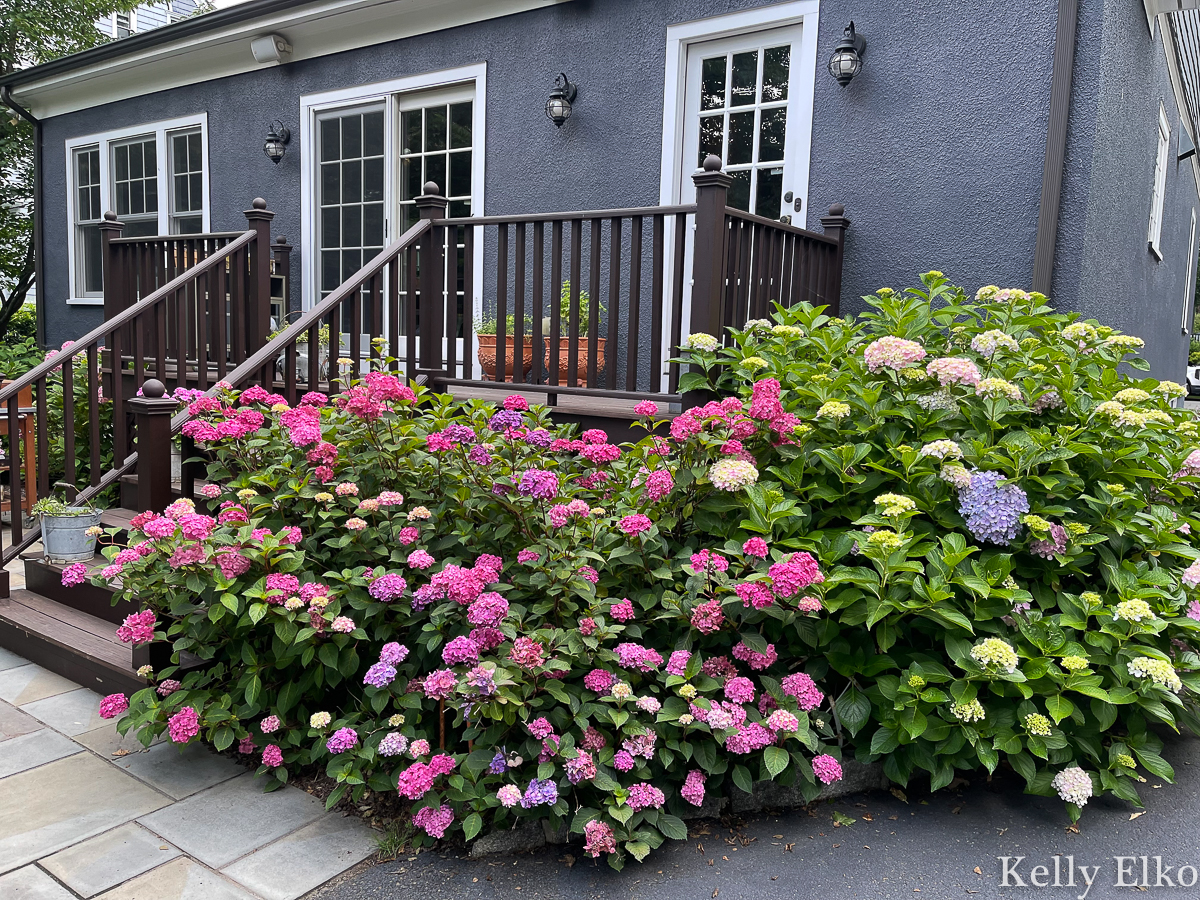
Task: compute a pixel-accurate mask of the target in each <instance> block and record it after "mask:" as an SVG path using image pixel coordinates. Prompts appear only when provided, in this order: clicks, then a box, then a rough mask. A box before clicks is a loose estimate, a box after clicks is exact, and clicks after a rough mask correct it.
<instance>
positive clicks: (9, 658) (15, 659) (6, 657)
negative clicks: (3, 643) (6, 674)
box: [0, 647, 27, 669]
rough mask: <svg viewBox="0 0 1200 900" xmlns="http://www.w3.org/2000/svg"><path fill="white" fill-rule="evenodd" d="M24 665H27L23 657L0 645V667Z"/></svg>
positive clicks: (13, 667) (10, 667)
mask: <svg viewBox="0 0 1200 900" xmlns="http://www.w3.org/2000/svg"><path fill="white" fill-rule="evenodd" d="M24 665H27V660H26V659H25V657H23V656H17V654H15V653H13V652H12V651H11V650H5V649H4V648H3V647H0V669H15V668H16V667H17V666H24Z"/></svg>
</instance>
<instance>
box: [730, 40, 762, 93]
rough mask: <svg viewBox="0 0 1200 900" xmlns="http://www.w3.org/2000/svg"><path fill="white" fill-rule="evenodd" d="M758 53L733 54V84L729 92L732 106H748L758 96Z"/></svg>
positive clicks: (755, 51) (753, 51)
mask: <svg viewBox="0 0 1200 900" xmlns="http://www.w3.org/2000/svg"><path fill="white" fill-rule="evenodd" d="M757 88H758V51H757V50H751V51H749V52H747V53H735V54H733V84H732V85H731V86H730V91H729V105H730V106H748V105H749V104H751V103H753V102H754V98H755V97H756V96H757V95H758V90H757Z"/></svg>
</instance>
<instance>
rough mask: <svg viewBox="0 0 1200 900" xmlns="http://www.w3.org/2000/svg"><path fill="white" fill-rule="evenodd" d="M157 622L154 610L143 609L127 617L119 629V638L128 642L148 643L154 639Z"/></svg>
mask: <svg viewBox="0 0 1200 900" xmlns="http://www.w3.org/2000/svg"><path fill="white" fill-rule="evenodd" d="M157 624H158V622H157V620H156V619H155V617H154V610H151V609H143V610H142V611H141V612H138V613H133V614H132V615H129V616H126V617H125V622H124V623H123V624H122V625H121V627H119V628H118V629H117V640H119V641H122V642H123V643H126V644H148V643H150V642H151V641H152V640H154V626H155V625H157Z"/></svg>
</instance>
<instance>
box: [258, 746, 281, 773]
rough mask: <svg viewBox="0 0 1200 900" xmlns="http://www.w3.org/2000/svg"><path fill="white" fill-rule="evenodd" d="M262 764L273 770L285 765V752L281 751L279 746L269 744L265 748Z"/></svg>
mask: <svg viewBox="0 0 1200 900" xmlns="http://www.w3.org/2000/svg"><path fill="white" fill-rule="evenodd" d="M262 764H263V765H264V766H267V767H268V768H271V769H274V768H277V767H279V766H282V765H283V751H282V750H280V749H279V745H278V744H267V746H265V747H263V752H262Z"/></svg>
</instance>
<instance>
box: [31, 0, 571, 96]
mask: <svg viewBox="0 0 1200 900" xmlns="http://www.w3.org/2000/svg"><path fill="white" fill-rule="evenodd" d="M569 2H573V0H453V2H446V0H319V2H308V3H297V4H296V6H295V7H294V8H289V9H288V10H286V11H284V12H279V13H276V14H275V15H272V16H262V17H259V18H256V19H253V20H250V21H246V22H239V23H237V24H236V25H230V26H227V27H225V28H221V29H214V30H212V31H206V32H204V33H203V34H198V35H192V36H190V37H187V38H181V39H180V40H178V41H173V42H171V43H168V44H160V45H156V46H154V47H151V48H148V49H146V50H143V51H141V52H135V53H131V54H129V55H127V56H122V57H119V58H117V59H111V60H106V61H103V62H98V63H95V64H93V65H90V66H84V67H80V68H78V69H72V70H70V71H68V72H63V73H60V74H58V75H51V76H48V77H46V78H44V79H42V80H40V81H35V82H31V83H29V84H24V85H21V86H20V87H16V88H14V89H13V97H14V99H16V100H17V101H18V102H19V103H21V104H22V105H24V106H27V107H29V108H30V109H31V110H32V112H33V114H34V115H36V116H38V117H39V118H49V117H51V116H57V115H62V114H63V113H68V112H73V111H75V110H80V109H89V108H91V107H93V106H99V105H101V104H104V103H112V102H115V101H118V100H123V99H126V98H128V97H137V96H141V95H143V94H151V93H155V92H157V91H163V90H167V89H169V88H175V87H181V86H183V85H187V84H197V83H200V82H205V81H212V80H214V79H217V78H225V77H227V76H230V75H238V74H241V73H243V72H253V71H257V70H260V69H265V68H270V67H271V66H275V65H279V63H258V62H255V60H254V57H253V56H252V55H251V53H250V42H251V41H252V40H253V39H254V38H256V37H259V36H261V35H264V34H272V33H278V34H282V35H283V37H285V38H286V39H287V40H288V43H290V44H291V45H292V52H291V54H290V55H289V57H288V59H289V61H296V60H302V59H314V58H316V57H320V56H327V55H329V54H333V53H341V52H343V51H346V50H354V49H357V48H359V47H366V46H370V45H373V44H381V43H386V42H388V41H395V40H400V39H402V38H408V37H413V36H415V35H420V34H428V33H431V32H435V31H442V30H445V29H449V28H457V27H459V26H461V25H468V24H471V23H473V22H480V21H485V20H487V19H495V18H501V17H503V16H510V15H515V14H517V13H522V12H527V11H529V10H533V9H540V8H542V7H546V6H555V5H557V4H560V3H569ZM283 65H287V63H283Z"/></svg>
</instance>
